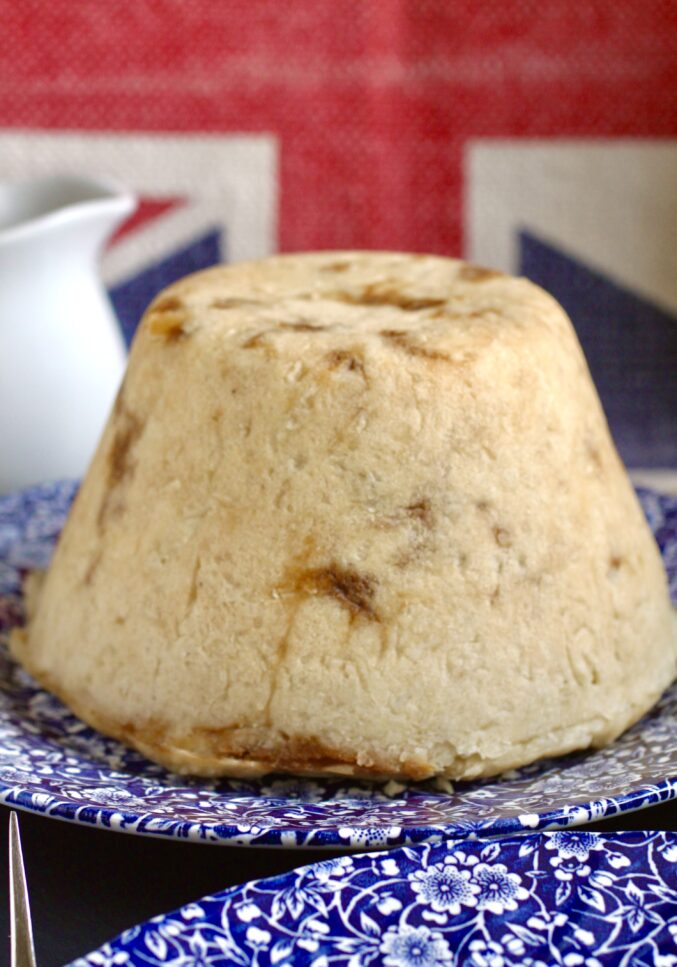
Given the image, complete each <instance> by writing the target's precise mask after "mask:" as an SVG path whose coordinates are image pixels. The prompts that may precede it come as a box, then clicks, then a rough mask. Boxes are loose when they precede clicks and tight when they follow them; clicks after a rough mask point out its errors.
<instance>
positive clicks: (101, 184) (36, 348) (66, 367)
mask: <svg viewBox="0 0 677 967" xmlns="http://www.w3.org/2000/svg"><path fill="white" fill-rule="evenodd" d="M134 207H135V200H134V198H133V197H132V196H131V195H129V194H128V193H127V192H125V191H123V190H121V189H120V188H119V187H118V186H117V185H114V184H112V183H111V182H108V181H102V180H98V179H91V178H76V177H55V178H47V179H41V180H39V181H27V182H22V183H14V184H0V493H2V492H6V491H8V490H12V489H16V488H18V487H25V486H27V485H29V484H33V483H37V482H38V481H42V480H55V479H59V478H63V477H80V476H82V474H83V472H84V471H85V469H86V467H87V464H88V462H89V460H90V458H91V456H92V454H93V452H94V448H95V446H96V443H97V440H98V437H99V434H100V432H101V429H102V427H103V425H104V422H105V420H106V416H107V414H108V411H109V409H110V406H111V403H112V401H113V398H114V396H115V392H116V390H117V387H118V385H119V383H120V379H121V377H122V372H123V369H124V365H125V348H124V342H123V339H122V334H121V332H120V329H119V326H118V324H117V321H116V319H115V316H114V314H113V310H112V307H111V305H110V303H109V301H108V297H107V295H106V292H105V290H104V288H103V285H102V282H101V279H100V277H99V269H98V259H99V255H100V253H101V250H102V247H103V245H104V243H105V241H106V239H107V238H108V237H109V236H110V234H111V233H112V232H113V230H114V229H115V228H116V226H117V225H118V224H119V223H120V222H121V221H122V220H123V219H124V218H125V217H126V216H127V215H128V214H129V213H130V212H131V211H133V210H134Z"/></svg>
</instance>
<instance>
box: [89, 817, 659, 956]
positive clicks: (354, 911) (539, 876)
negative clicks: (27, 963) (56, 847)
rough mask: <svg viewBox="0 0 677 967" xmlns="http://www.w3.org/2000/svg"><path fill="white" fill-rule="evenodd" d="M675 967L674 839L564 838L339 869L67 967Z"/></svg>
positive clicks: (360, 862) (171, 923)
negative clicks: (196, 966)
mask: <svg viewBox="0 0 677 967" xmlns="http://www.w3.org/2000/svg"><path fill="white" fill-rule="evenodd" d="M370 963H371V964H374V965H376V964H384V965H385V967H438V965H443V964H457V965H473V967H504V965H506V967H507V965H508V964H519V965H521V967H527V965H531V967H538V965H540V967H547V965H548V964H563V965H566V967H574V965H578V964H581V965H585V967H603V965H604V964H614V965H617V964H626V965H630V964H632V965H634V967H640V965H645V967H648V965H650V964H651V965H663V967H669V965H675V964H677V834H675V833H646V832H641V833H617V834H615V835H613V836H609V837H604V836H600V835H599V834H597V833H588V832H571V831H562V832H557V833H545V834H537V835H530V836H520V837H512V838H509V839H504V840H500V841H498V842H496V841H494V842H487V841H481V840H480V841H471V842H468V841H466V842H461V843H459V842H458V841H456V842H446V843H443V844H442V845H439V846H421V847H417V848H416V849H412V848H410V847H404V848H403V849H398V850H393V851H392V852H388V853H367V854H364V855H362V856H355V857H349V856H342V857H340V858H338V859H330V860H325V861H324V862H321V863H315V864H314V865H312V866H306V867H302V868H301V869H298V870H294V871H293V872H291V873H286V874H284V875H283V876H276V877H273V878H271V879H266V880H258V881H256V882H253V883H247V884H246V885H245V886H241V887H234V888H233V889H230V890H226V891H225V892H223V893H219V894H217V895H216V896H212V897H206V898H205V899H203V900H200V901H198V902H197V903H190V904H188V906H185V907H182V908H181V909H180V910H177V911H176V912H174V913H170V914H168V915H167V916H160V917H155V918H154V919H153V920H150V921H149V922H148V923H145V924H144V925H143V926H139V927H134V928H132V929H131V930H127V931H125V933H123V934H121V936H119V937H118V938H117V939H116V940H113V941H112V942H111V943H108V944H106V945H105V946H104V947H101V948H100V949H99V950H98V951H97V952H96V953H91V954H89V956H87V957H84V958H81V959H80V960H77V961H76V962H75V963H74V964H73V965H71V967H114V965H115V967H122V965H128V967H132V965H144V967H152V965H156V967H159V965H161V964H175V965H178V964H186V965H187V964H204V965H205V967H206V965H214V967H216V965H217V964H223V965H225V964H241V965H252V964H256V965H258V967H268V965H271V967H273V965H277V967H290V965H292V964H294V965H295V967H301V965H304V964H313V965H315V967H323V965H324V967H329V965H330V964H331V965H336V967H339V965H344V967H361V965H367V964H370Z"/></svg>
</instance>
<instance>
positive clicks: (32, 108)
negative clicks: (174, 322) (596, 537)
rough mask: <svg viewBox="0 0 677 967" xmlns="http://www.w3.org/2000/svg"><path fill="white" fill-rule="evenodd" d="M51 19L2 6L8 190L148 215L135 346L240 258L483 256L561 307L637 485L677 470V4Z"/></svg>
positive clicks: (115, 11)
mask: <svg viewBox="0 0 677 967" xmlns="http://www.w3.org/2000/svg"><path fill="white" fill-rule="evenodd" d="M31 6H32V5H31V4H27V5H26V7H25V8H24V7H23V5H21V4H15V3H12V2H11V0H10V2H7V0H0V16H1V17H2V20H1V22H2V23H3V49H4V51H5V52H6V53H5V55H4V60H3V61H2V63H3V67H2V71H3V79H2V84H0V127H1V128H2V130H0V178H13V177H30V176H35V175H38V174H42V173H47V172H49V173H53V172H55V171H78V172H88V173H93V174H102V175H108V176H112V177H114V178H116V179H117V180H118V181H120V182H122V183H124V184H125V185H127V186H128V187H129V188H131V189H132V190H133V191H135V192H136V193H137V196H138V198H139V206H138V209H137V211H136V213H135V215H133V216H132V218H131V219H130V220H129V221H128V222H127V223H126V224H125V225H124V226H123V227H122V229H121V230H120V232H119V233H118V235H117V237H116V238H115V239H114V240H113V244H112V245H111V247H110V249H109V251H108V252H107V253H106V256H105V259H104V263H103V264H104V272H105V277H106V281H107V284H108V286H109V291H110V293H111V297H112V300H113V303H114V305H115V307H116V310H117V312H118V315H119V318H120V322H121V325H122V327H123V330H124V332H125V335H126V337H127V339H128V340H129V339H130V338H131V336H132V334H133V331H134V328H135V326H136V324H137V321H138V319H139V317H140V314H141V312H142V311H143V308H144V307H145V305H146V304H147V303H148V301H149V300H150V299H151V298H152V297H153V295H154V294H155V293H156V292H157V291H158V290H159V289H161V288H163V287H164V286H165V285H166V284H168V283H169V282H171V281H173V280H174V279H175V278H177V277H179V276H181V275H184V274H185V273H187V272H190V271H193V270H196V269H199V268H203V267H206V266H208V265H211V264H214V263H215V262H219V261H222V260H227V261H232V260H239V259H242V258H253V257H260V256H265V255H267V254H270V253H272V252H275V251H278V250H282V251H292V250H295V251H299V250H309V249H315V248H382V249H405V250H407V249H408V250H413V251H429V252H437V253H441V254H447V255H454V256H458V255H465V256H467V257H469V258H470V259H472V260H473V261H476V262H479V263H484V264H488V265H492V266H496V267H498V268H503V269H506V270H508V271H512V272H521V273H523V274H526V275H527V276H529V277H530V278H532V279H533V280H534V281H536V282H538V283H539V284H541V285H543V286H544V287H545V288H547V289H548V290H549V291H550V292H552V293H553V295H554V296H555V297H556V298H557V299H559V301H560V302H562V303H563V305H564V306H565V308H566V309H567V310H568V312H569V314H570V315H571V317H572V319H573V321H574V324H575V326H576V328H577V331H578V334H579V337H580V339H581V342H582V344H583V347H584V350H585V352H586V355H587V357H588V361H589V363H590V367H591V370H592V373H593V376H594V378H595V380H596V383H597V386H598V389H599V391H600V395H601V397H602V401H603V403H604V406H605V409H606V412H607V415H608V418H609V421H610V424H611V427H612V431H613V433H614V436H615V438H616V442H617V444H618V446H619V449H620V451H621V454H622V456H623V457H624V459H625V460H626V462H627V463H628V464H629V465H630V466H632V467H635V468H643V469H644V470H650V471H653V473H654V478H653V479H654V480H658V482H660V478H659V477H656V476H655V474H656V472H657V471H662V472H669V471H671V470H675V469H676V468H677V404H676V402H675V400H676V398H677V393H676V392H675V387H674V382H675V372H677V271H676V267H675V261H674V259H675V252H676V251H677V140H676V139H675V136H676V132H677V108H676V106H675V104H676V102H675V90H676V89H677V61H676V60H675V57H674V49H675V41H676V40H677V14H676V13H675V7H674V5H673V4H671V3H666V2H662V0H617V2H616V3H615V4H613V5H612V4H609V3H607V2H606V0H591V2H589V3H585V4H572V3H570V2H569V0H543V2H541V3H539V4H532V3H531V2H528V0H501V2H500V3H499V2H494V0H490V2H487V3H482V4H476V3H470V2H459V3H449V2H448V0H419V2H417V3H415V4H412V3H408V2H405V0H344V2H343V3H340V4H337V3H336V2H335V0H312V2H311V0H291V2H290V3H289V4H286V5H280V4H279V3H278V2H277V0H248V2H246V3H243V2H237V0H223V2H220V3H210V2H209V0H193V2H192V3H191V4H181V3H178V2H176V0H155V2H153V3H150V2H140V3H137V4H133V5H131V4H95V3H92V2H87V0H53V2H52V3H51V4H45V5H41V6H40V8H39V13H38V14H37V15H31V14H30V9H29V8H31ZM664 480H666V481H667V482H668V483H670V480H669V478H668V477H665V478H664Z"/></svg>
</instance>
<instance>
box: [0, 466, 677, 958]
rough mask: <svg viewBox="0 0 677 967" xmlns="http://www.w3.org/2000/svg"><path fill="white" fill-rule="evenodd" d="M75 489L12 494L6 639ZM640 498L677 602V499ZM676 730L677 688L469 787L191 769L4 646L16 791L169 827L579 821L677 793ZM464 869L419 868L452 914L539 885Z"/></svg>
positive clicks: (566, 873) (509, 825)
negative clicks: (132, 744)
mask: <svg viewBox="0 0 677 967" xmlns="http://www.w3.org/2000/svg"><path fill="white" fill-rule="evenodd" d="M75 489H76V488H75V485H74V484H72V483H57V484H48V485H43V486H40V487H35V488H32V489H30V490H27V491H23V492H21V493H18V494H13V495H10V496H7V497H2V498H0V636H1V635H2V633H3V632H6V631H7V630H8V629H9V628H10V627H11V626H12V625H14V624H16V623H18V622H20V621H21V620H22V611H23V605H22V598H21V578H22V574H23V573H24V572H25V571H26V570H28V569H30V568H36V567H38V568H40V567H45V566H46V565H47V564H48V562H49V558H50V555H51V552H52V548H53V545H54V542H55V540H56V538H57V536H58V534H59V531H60V529H61V526H62V524H63V520H64V518H65V515H66V513H67V511H68V508H69V507H70V503H71V501H72V499H73V496H74V494H75ZM640 499H641V501H642V505H643V507H644V510H645V513H646V515H647V519H648V520H649V523H650V524H651V527H652V528H653V531H654V533H655V534H656V538H657V541H658V543H659V546H660V547H661V551H662V554H663V559H664V561H665V565H666V568H667V571H668V576H669V579H670V584H671V589H672V593H673V597H674V598H675V599H677V500H675V499H673V498H668V497H663V496H660V495H658V494H655V493H652V492H649V491H641V492H640ZM676 729H677V687H675V688H673V689H672V690H671V691H670V692H669V693H667V694H666V695H665V696H664V697H663V699H662V700H661V701H660V702H659V704H658V705H657V706H656V708H655V709H654V710H653V711H652V712H651V713H650V714H649V715H647V716H646V717H645V718H644V719H643V720H642V721H641V722H640V723H638V724H637V725H636V726H635V727H634V728H632V729H630V730H629V731H628V732H627V733H626V734H625V735H624V736H623V737H622V738H621V739H620V740H619V741H617V742H616V743H614V744H613V745H612V746H610V747H609V748H607V749H603V750H600V751H597V752H590V753H584V754H579V755H571V756H566V757H564V758H561V759H555V760H552V761H541V762H539V763H536V764H534V765H532V766H528V767H526V768H524V769H520V770H518V771H515V772H511V773H508V774H506V775H505V776H503V777H501V778H500V779H497V780H489V781H484V782H476V783H459V784H457V785H456V787H455V788H452V787H451V786H447V788H440V787H439V786H438V785H436V784H435V783H422V784H416V783H411V784H409V785H407V786H403V785H399V784H395V783H386V784H383V783H380V784H379V783H367V782H357V781H355V780H353V781H350V782H346V781H345V780H342V779H323V780H310V779H308V780H304V779H295V778H289V777H282V778H281V777H267V778H265V779H263V780H260V781H242V780H232V781H224V782H220V783H209V782H205V781H190V780H186V779H185V778H181V777H177V776H173V775H170V774H169V773H167V772H166V771H165V770H163V769H161V768H160V767H159V766H156V765H154V764H153V763H150V762H148V761H147V760H146V759H144V758H143V756H141V755H139V754H138V753H136V752H134V751H132V750H130V749H128V748H127V747H125V746H123V745H121V744H120V743H118V742H115V741H114V740H112V739H109V738H107V737H105V736H103V735H101V734H99V733H98V732H95V731H94V730H93V729H90V728H88V727H87V726H86V725H85V724H84V723H83V722H81V721H80V720H79V719H77V718H75V717H74V716H73V715H72V714H71V713H70V711H69V710H68V709H67V708H65V707H64V706H63V705H62V704H61V703H60V702H58V701H57V700H56V699H55V698H54V697H53V696H51V695H49V694H48V693H47V692H45V691H43V690H42V689H40V688H37V687H36V685H35V683H34V682H33V681H32V680H31V679H30V677H29V676H28V675H26V674H25V673H24V672H23V670H22V669H20V668H18V667H17V666H16V665H14V664H13V663H12V662H11V661H10V659H9V658H8V657H7V654H6V651H4V650H2V648H1V647H0V800H2V801H4V802H6V803H8V804H12V805H15V806H18V807H19V808H23V809H30V810H32V811H35V812H40V813H44V814H46V815H51V816H56V817H59V818H61V819H69V820H73V821H75V822H80V823H86V824H90V825H98V826H103V827H106V828H109V829H116V830H122V831H125V832H132V833H143V834H147V835H153V836H165V837H175V838H179V839H189V840H200V841H207V842H215V843H229V844H249V843H256V844H260V845H266V846H288V847H297V846H314V847H320V846H328V847H333V848H337V847H351V848H354V849H360V850H373V849H381V848H388V847H392V846H396V845H401V844H406V843H416V842H434V841H439V840H440V839H442V838H444V837H448V836H465V837H469V836H473V835H483V834H496V835H498V834H500V835H506V834H510V833H514V832H518V831H523V830H535V829H544V828H550V829H553V828H558V827H562V828H570V827H575V826H578V825H581V824H583V823H586V822H589V821H590V820H594V819H599V818H600V817H602V816H606V815H611V814H614V813H618V812H620V811H624V810H630V809H638V808H640V807H643V806H649V805H652V804H654V803H658V802H662V801H665V800H668V799H671V798H673V797H674V796H677V748H676V744H675V740H674V737H675V731H676ZM581 835H584V834H581ZM586 835H587V834H586ZM552 842H554V843H557V840H552ZM567 842H568V843H569V844H572V843H574V842H575V843H578V844H579V845H578V846H577V847H576V849H578V850H579V852H573V853H571V855H565V853H564V852H562V851H560V852H558V853H557V854H556V855H557V857H558V858H559V865H558V867H557V868H558V870H559V874H560V878H561V882H562V884H563V887H562V889H563V890H564V889H565V886H566V885H567V884H569V885H570V884H574V883H576V882H578V880H581V879H585V877H586V876H587V875H588V866H589V861H588V859H583V858H582V856H583V852H584V851H585V849H587V847H585V843H587V840H585V839H581V840H576V841H574V840H567ZM567 849H568V850H569V851H571V850H573V849H574V847H573V846H572V845H569V846H568V847H567ZM587 851H588V853H589V854H590V849H587ZM593 852H594V851H593ZM553 855H554V854H553ZM590 855H592V854H590ZM462 874H463V870H460V871H455V869H454V868H452V867H451V866H449V867H448V869H446V871H443V872H442V873H440V874H439V876H438V875H437V874H436V876H437V879H435V880H433V879H430V880H420V881H419V880H417V881H415V882H417V883H419V889H418V891H417V896H418V897H419V903H423V901H424V899H425V897H426V896H428V897H430V898H432V896H433V895H435V896H436V897H437V900H436V903H437V906H438V907H442V909H437V908H436V907H435V905H434V903H433V901H432V899H429V900H428V901H425V902H427V903H429V910H428V912H429V913H430V914H431V915H434V916H440V915H442V913H445V914H448V913H449V912H450V911H451V910H452V909H453V910H454V911H455V910H456V907H457V906H458V907H459V909H461V910H473V909H475V908H477V909H478V910H484V912H485V914H486V912H487V911H488V910H489V907H488V904H489V903H493V904H494V905H495V906H498V905H499V904H502V905H503V906H504V907H505V909H506V910H507V911H508V912H509V913H510V912H512V904H515V903H519V902H520V901H519V897H520V895H521V894H519V890H520V889H523V888H524V886H523V885H522V887H515V891H513V892H511V889H512V888H511V886H510V884H511V883H512V884H514V881H512V880H510V878H509V874H508V873H505V875H504V874H503V872H502V871H500V870H494V871H493V873H490V872H488V871H487V872H486V874H483V876H485V880H484V881H483V880H482V879H481V878H480V879H479V880H478V879H477V877H475V878H474V879H473V880H472V883H470V881H468V879H467V877H464V876H463V875H462ZM492 877H493V879H492ZM464 882H465V883H467V889H464V888H463V883H464ZM492 884H493V886H492ZM571 889H573V886H572V887H571ZM435 891H437V892H435ZM445 896H446V897H447V900H445V899H444V897H445ZM492 896H493V899H491V897H492ZM475 901H476V902H475ZM445 902H447V903H448V904H449V906H448V907H444V903H445ZM628 902H630V901H628ZM431 929H432V928H431ZM488 942H489V941H487V943H488ZM493 942H494V941H492V943H493ZM496 942H497V941H496ZM407 943H408V941H407ZM421 943H423V941H422V940H421ZM427 943H428V946H427V947H425V949H430V950H431V951H433V952H435V951H439V950H441V947H436V946H435V943H436V941H435V938H434V937H432V935H431V937H429V938H428V941H427ZM392 944H393V947H392V951H391V952H390V953H388V956H389V957H391V958H394V957H399V956H401V954H400V953H398V952H397V951H401V950H404V949H405V948H406V943H405V941H404V940H402V942H401V943H400V942H399V941H398V942H397V943H396V942H395V940H393V941H392ZM422 949H423V948H422ZM482 949H483V950H484V948H482ZM491 951H492V948H490V947H487V948H486V950H484V952H483V953H482V952H481V951H480V948H479V947H478V948H477V951H476V953H477V958H480V959H481V957H485V958H490V957H491V956H493V954H492V952H491ZM402 956H403V955H402ZM421 956H423V955H421ZM431 956H432V954H431ZM435 956H438V959H439V956H441V954H439V953H435ZM477 962H478V963H479V962H480V961H479V960H478V961H477Z"/></svg>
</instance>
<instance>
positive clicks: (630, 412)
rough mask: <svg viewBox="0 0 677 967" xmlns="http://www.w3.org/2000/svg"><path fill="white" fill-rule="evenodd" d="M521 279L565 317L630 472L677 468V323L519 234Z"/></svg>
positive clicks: (570, 260)
mask: <svg viewBox="0 0 677 967" xmlns="http://www.w3.org/2000/svg"><path fill="white" fill-rule="evenodd" d="M519 242H520V272H521V273H522V274H523V275H526V276H527V277H528V278H530V279H532V281H534V282H536V283H538V285H541V286H542V287H543V288H544V289H547V290H548V292H550V293H551V294H552V295H553V296H554V297H555V298H556V299H557V300H558V301H559V302H560V303H561V304H562V305H563V306H564V308H565V309H566V311H567V313H568V314H569V316H570V317H571V320H572V322H573V324H574V326H575V328H576V332H577V333H578V338H579V339H580V341H581V345H582V346H583V351H584V352H585V355H586V358H587V360H588V365H589V366H590V371H591V373H592V377H593V379H594V381H595V384H596V386H597V391H598V393H599V395H600V397H601V400H602V404H603V406H604V410H605V412H606V415H607V419H608V421H609V425H610V427H611V432H612V433H613V436H614V440H615V442H616V446H617V447H618V450H619V452H620V454H621V457H622V458H623V460H624V461H625V463H626V464H627V465H628V466H630V467H646V468H651V467H666V468H674V467H677V389H676V386H675V374H676V373H677V318H675V317H674V316H671V315H669V314H668V313H666V312H664V311H662V310H661V309H658V308H657V307H656V306H654V305H652V304H651V303H650V302H648V301H647V300H645V299H642V298H641V297H639V296H637V295H635V294H634V293H632V292H630V291H628V290H627V289H624V288H622V287H621V286H619V285H618V284H616V283H615V282H611V281H610V280H609V279H607V278H605V277H604V276H603V275H601V274H600V273H598V272H593V271H592V270H591V269H589V268H587V266H585V265H583V264H582V263H581V262H579V261H577V260H576V259H574V258H572V257H571V256H570V255H564V254H563V253H562V252H560V251H558V250H557V249H556V248H554V247H552V246H551V245H549V244H546V243H545V242H543V241H541V240H540V239H538V238H536V237H535V236H534V235H532V234H531V233H529V232H521V233H520V235H519Z"/></svg>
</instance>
